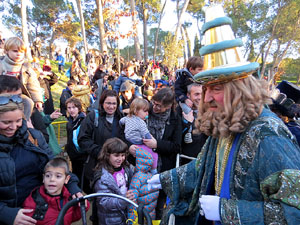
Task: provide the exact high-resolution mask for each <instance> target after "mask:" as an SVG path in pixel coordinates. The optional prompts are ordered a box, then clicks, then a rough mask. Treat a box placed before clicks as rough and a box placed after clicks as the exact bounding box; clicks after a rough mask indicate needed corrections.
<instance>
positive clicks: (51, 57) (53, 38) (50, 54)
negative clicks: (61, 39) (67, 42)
mask: <svg viewBox="0 0 300 225" xmlns="http://www.w3.org/2000/svg"><path fill="white" fill-rule="evenodd" d="M55 32H56V29H55V28H54V27H53V31H52V36H51V39H50V41H49V59H51V60H52V59H53V54H52V52H53V50H54V49H52V47H53V42H54V40H55Z"/></svg>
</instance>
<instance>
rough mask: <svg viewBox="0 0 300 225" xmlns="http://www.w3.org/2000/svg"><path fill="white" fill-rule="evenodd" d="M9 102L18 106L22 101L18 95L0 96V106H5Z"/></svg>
mask: <svg viewBox="0 0 300 225" xmlns="http://www.w3.org/2000/svg"><path fill="white" fill-rule="evenodd" d="M9 102H14V103H17V104H20V103H22V102H23V100H22V98H21V97H20V96H19V95H12V96H0V105H7V104H8V103H9Z"/></svg>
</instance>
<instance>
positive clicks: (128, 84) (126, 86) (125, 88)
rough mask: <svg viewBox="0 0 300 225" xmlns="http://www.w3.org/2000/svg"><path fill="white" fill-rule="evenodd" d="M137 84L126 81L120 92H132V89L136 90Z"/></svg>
mask: <svg viewBox="0 0 300 225" xmlns="http://www.w3.org/2000/svg"><path fill="white" fill-rule="evenodd" d="M134 86H135V84H134V83H133V82H132V81H130V80H126V81H125V82H124V83H123V84H122V85H121V88H120V92H124V91H130V90H131V89H132V88H134Z"/></svg>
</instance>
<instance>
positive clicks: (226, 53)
mask: <svg viewBox="0 0 300 225" xmlns="http://www.w3.org/2000/svg"><path fill="white" fill-rule="evenodd" d="M231 25H232V20H231V19H230V18H229V17H227V16H225V13H224V10H223V8H222V6H221V5H218V4H215V3H212V4H211V5H210V6H209V7H208V8H207V9H206V10H205V24H204V25H203V27H202V30H201V32H202V35H204V40H205V41H204V42H205V45H204V46H203V47H202V48H201V49H200V55H201V56H204V66H203V71H201V72H200V73H198V74H196V75H195V76H194V78H195V80H196V82H198V83H201V84H219V83H226V82H229V81H231V80H236V79H243V78H246V77H248V76H249V75H251V74H252V73H254V72H255V71H256V70H257V69H258V67H259V64H258V63H256V62H255V63H249V62H247V61H246V60H244V59H243V57H242V54H241V51H240V49H239V47H241V46H242V45H243V42H242V40H241V39H235V37H234V34H233V31H232V29H231Z"/></svg>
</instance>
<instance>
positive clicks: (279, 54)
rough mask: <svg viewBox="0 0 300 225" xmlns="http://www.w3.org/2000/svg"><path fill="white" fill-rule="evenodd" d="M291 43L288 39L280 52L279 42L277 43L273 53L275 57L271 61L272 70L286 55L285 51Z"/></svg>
mask: <svg viewBox="0 0 300 225" xmlns="http://www.w3.org/2000/svg"><path fill="white" fill-rule="evenodd" d="M291 44H292V40H290V41H289V42H288V43H287V44H286V46H285V48H284V50H283V51H282V53H280V47H281V44H279V45H278V49H277V51H276V53H275V55H276V57H275V58H274V62H273V66H272V70H273V71H274V69H275V68H276V67H278V65H279V63H280V62H281V60H282V59H283V57H284V56H285V55H286V53H287V51H288V49H289V47H290V46H291Z"/></svg>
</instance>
